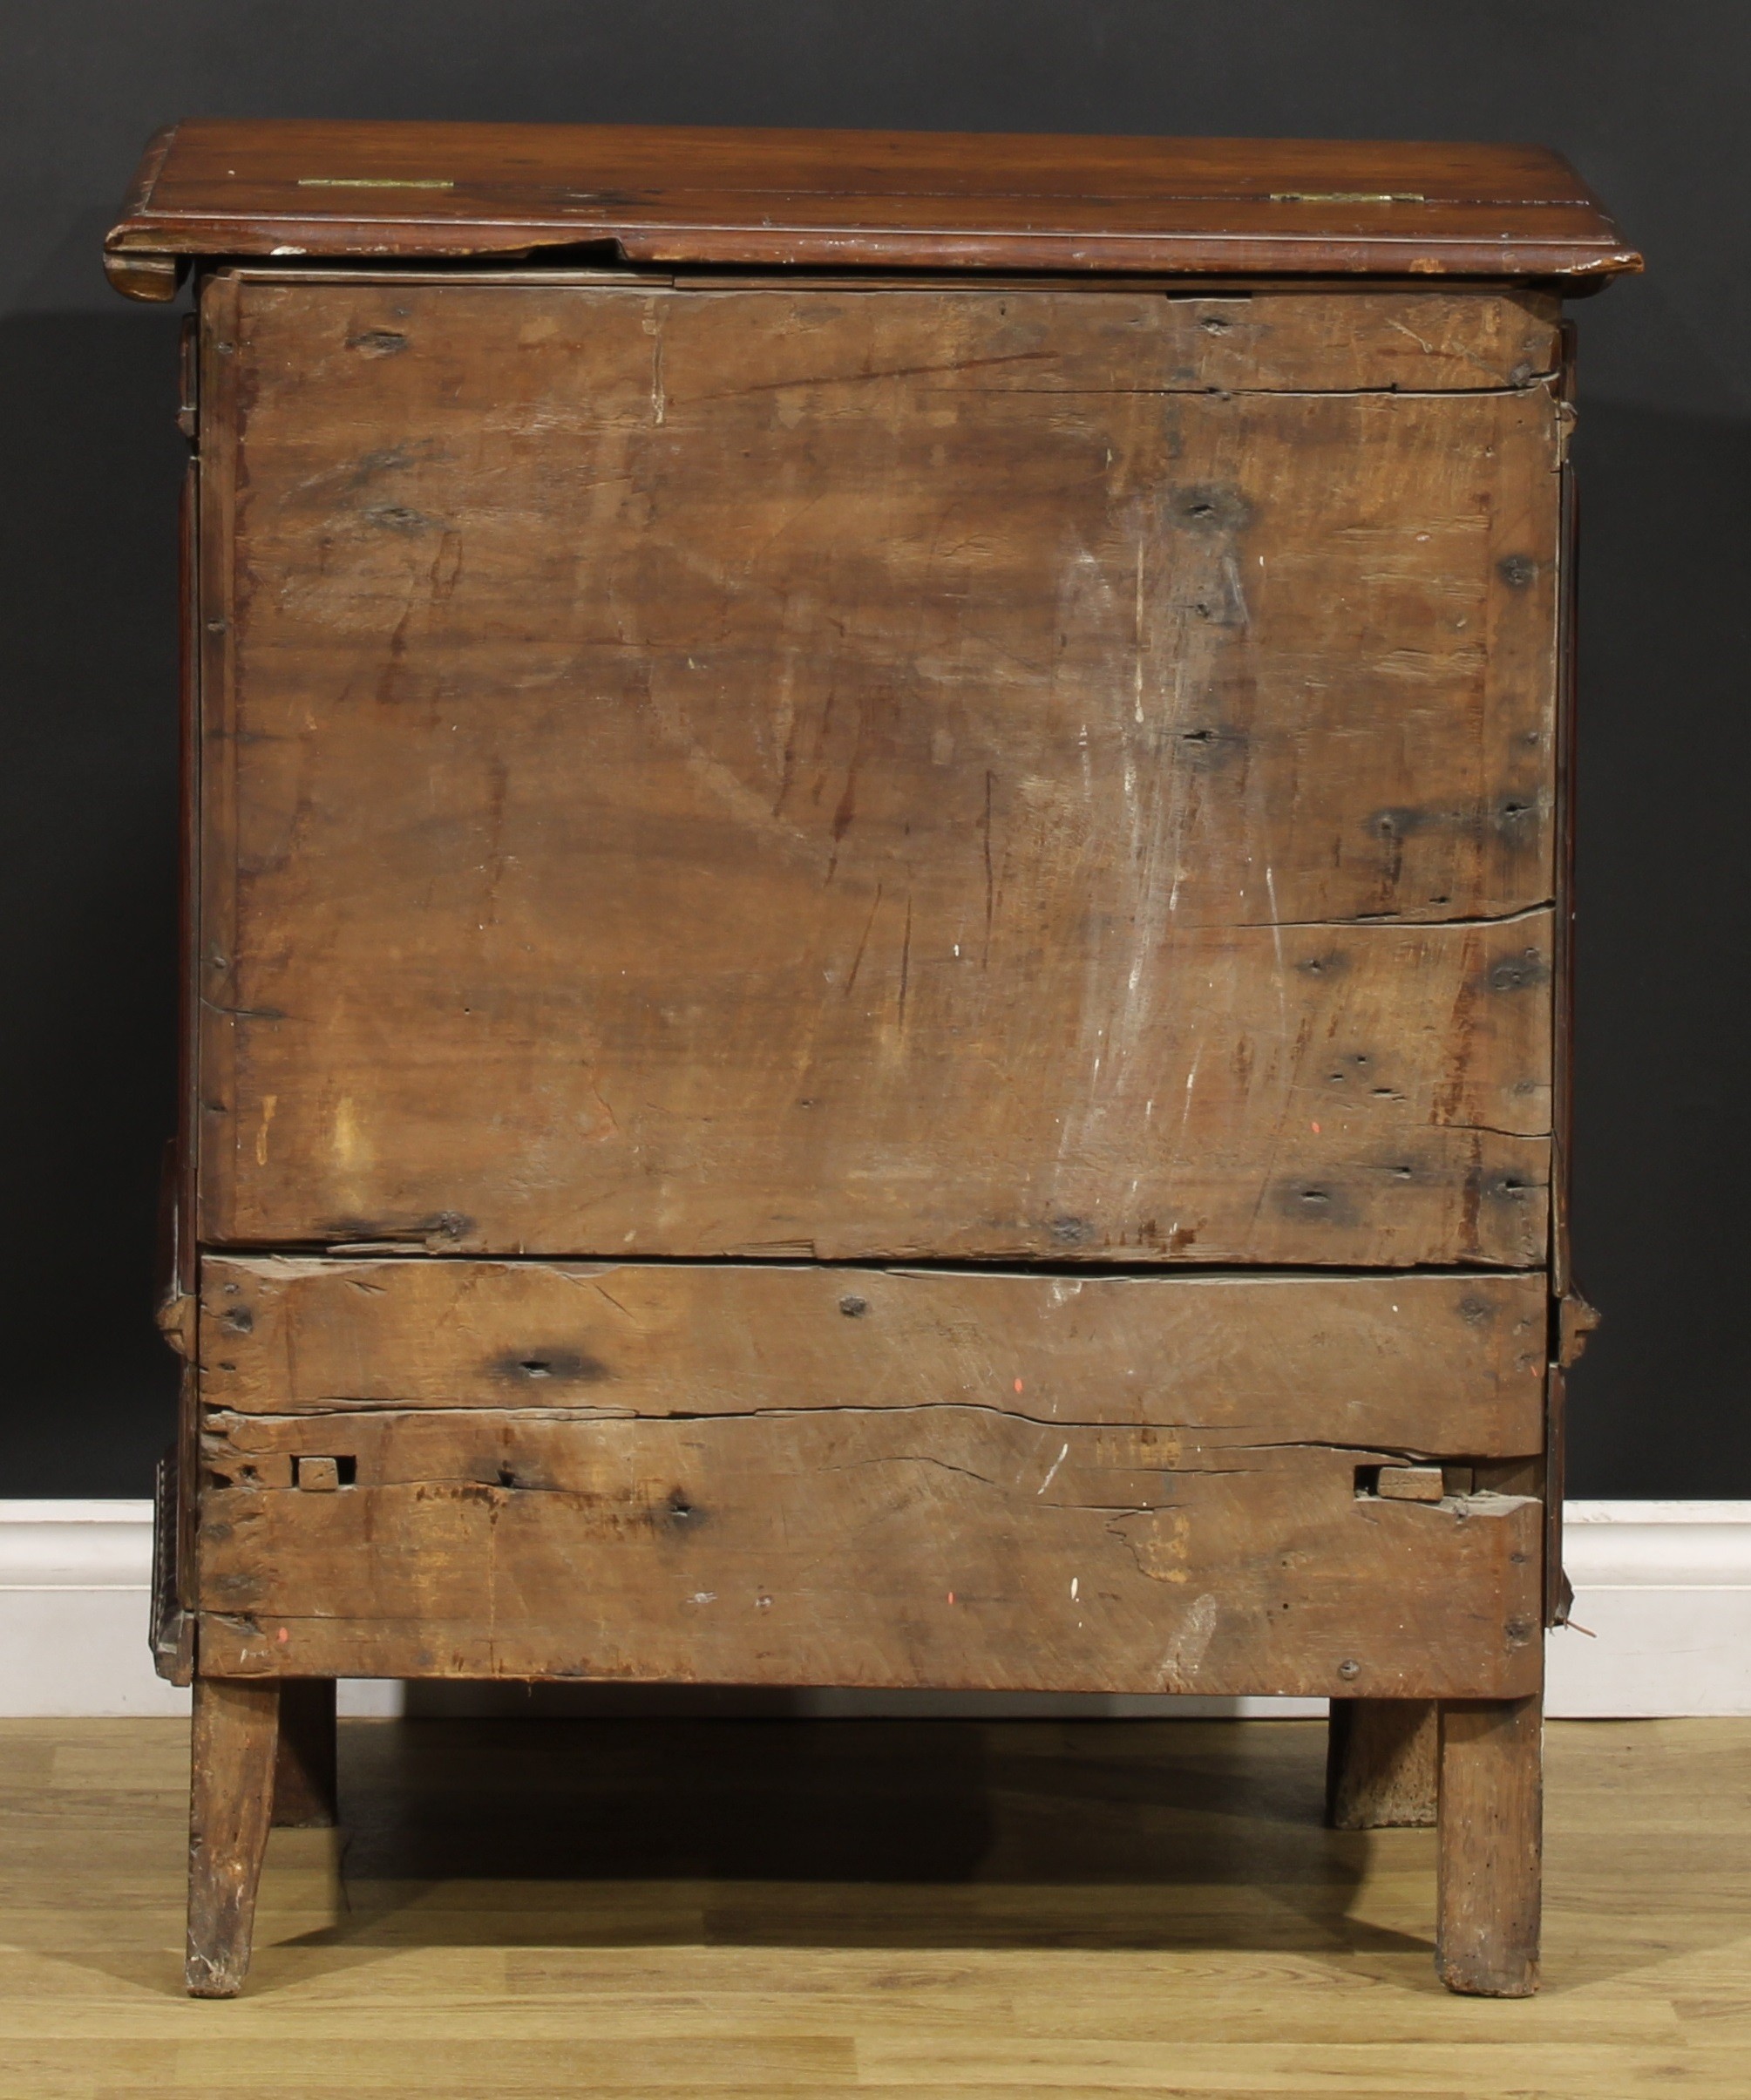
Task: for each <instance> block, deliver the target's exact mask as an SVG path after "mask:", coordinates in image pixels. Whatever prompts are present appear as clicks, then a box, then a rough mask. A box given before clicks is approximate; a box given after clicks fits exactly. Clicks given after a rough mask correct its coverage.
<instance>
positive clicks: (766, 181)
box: [107, 118, 1641, 298]
mask: <svg viewBox="0 0 1751 2100" xmlns="http://www.w3.org/2000/svg"><path fill="white" fill-rule="evenodd" d="M107 248H108V251H109V262H110V267H111V268H112V273H113V272H117V271H123V270H126V268H129V267H131V266H133V265H135V264H136V263H137V262H138V261H139V259H141V258H143V257H146V256H153V257H162V258H163V259H164V260H165V261H166V262H167V261H169V260H170V259H171V258H173V257H187V256H189V255H300V256H303V255H309V256H346V255H361V256H365V257H370V258H371V259H377V258H380V257H383V256H420V255H428V256H429V255H442V256H458V255H475V256H480V255H512V256H515V255H527V254H529V253H531V252H532V251H534V252H539V251H540V250H542V249H544V248H583V249H584V250H585V252H587V253H592V252H593V253H594V254H595V255H599V256H600V255H604V254H606V255H616V256H622V257H626V258H629V259H643V260H650V261H656V262H682V263H699V262H728V263H736V264H743V265H745V264H749V263H755V264H758V263H767V264H773V263H777V264H785V265H791V264H803V265H806V266H811V267H816V268H819V267H821V266H825V267H827V268H868V267H870V266H871V265H876V266H881V267H886V268H907V267H912V268H920V267H922V268H935V269H943V268H968V267H973V268H985V269H991V268H996V269H1002V268H1010V269H1018V268H1019V269H1042V268H1044V269H1071V270H1126V269H1139V268H1140V269H1169V270H1183V271H1189V272H1191V271H1211V270H1232V269H1242V270H1260V271H1273V272H1309V271H1311V272H1316V273H1320V272H1323V273H1334V272H1341V271H1354V272H1368V271H1373V272H1384V273H1386V274H1388V275H1412V276H1428V275H1445V274H1448V273H1453V274H1456V275H1460V276H1466V277H1476V276H1480V275H1481V276H1485V277H1493V278H1501V277H1512V276H1531V277H1537V278H1549V277H1573V278H1576V279H1578V280H1582V281H1583V282H1585V281H1589V280H1591V281H1594V282H1598V281H1599V280H1602V279H1605V278H1608V277H1610V276H1612V275H1616V274H1617V273H1619V272H1620V271H1625V270H1634V269H1639V268H1640V267H1641V258H1640V257H1639V255H1637V254H1636V253H1635V251H1634V249H1632V248H1628V247H1625V244H1624V241H1623V239H1622V236H1621V235H1620V234H1619V232H1618V229H1617V228H1616V227H1615V226H1614V225H1613V224H1612V221H1611V220H1610V219H1609V218H1607V217H1606V216H1605V212H1604V210H1603V208H1602V207H1601V206H1600V204H1599V201H1598V198H1597V197H1595V196H1594V195H1593V194H1592V191H1591V190H1590V189H1589V188H1588V187H1587V186H1586V184H1585V182H1583V181H1582V180H1581V179H1580V177H1579V176H1578V175H1577V174H1576V173H1575V171H1574V169H1573V168H1572V167H1570V166H1569V164H1568V163H1567V162H1566V161H1565V160H1562V159H1561V158H1560V157H1559V156H1558V154H1556V153H1551V152H1550V151H1548V150H1547V149H1545V148H1544V147H1540V146H1503V145H1460V144H1452V143H1446V144H1409V143H1387V142H1382V141H1380V140H1361V141H1358V140H1352V139H1274V140H1273V139H1151V138H1143V139H1099V138H1076V137H1069V136H1050V135H1047V136H1028V135H1026V134H1017V135H1011V134H1005V133H954V132H822V131H803V130H784V131H753V130H730V129H727V128H723V127H711V128H707V127H698V128H695V127H683V126H649V125H526V124H432V123H413V124H410V123H402V124H385V123H358V122H338V123H337V122H334V121H332V120H327V121H317V122H310V121H307V120H295V121H294V120H286V119H280V120H268V121H263V120H262V119H257V118H251V119H242V120H236V119H231V120H227V119H196V120H193V121H191V122H187V123H183V124H180V125H177V126H173V128H172V130H171V131H169V132H168V133H159V135H158V136H157V137H156V138H155V139H153V142H152V144H151V146H149V147H148V149H147V152H146V159H145V161H144V163H143V164H142V167H141V168H140V172H139V177H138V179H137V180H136V182H135V185H134V187H133V189H132V193H131V194H130V195H129V197H128V199H127V201H126V206H125V208H124V214H123V217H122V219H121V221H120V222H119V224H118V225H117V226H116V228H114V230H113V231H112V233H111V234H110V236H109V240H108V242H107ZM116 281H117V282H118V284H119V289H122V290H124V291H128V292H131V293H132V294H133V296H136V297H141V298H152V297H158V296H167V295H165V294H162V293H159V292H158V291H156V290H154V289H152V288H151V286H150V285H149V284H146V283H142V282H138V281H136V280H134V279H132V278H130V277H129V276H127V275H118V276H117V280H116Z"/></svg>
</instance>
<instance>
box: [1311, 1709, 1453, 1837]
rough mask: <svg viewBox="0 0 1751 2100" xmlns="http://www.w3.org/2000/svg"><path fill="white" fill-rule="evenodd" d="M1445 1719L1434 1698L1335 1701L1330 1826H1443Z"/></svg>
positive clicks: (1328, 1764)
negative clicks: (1438, 1816) (1439, 1799)
mask: <svg viewBox="0 0 1751 2100" xmlns="http://www.w3.org/2000/svg"><path fill="white" fill-rule="evenodd" d="M1439 1720H1440V1709H1439V1708H1438V1707H1437V1706H1436V1705H1435V1702H1433V1701H1432V1700H1421V1699H1334V1700H1333V1702H1332V1712H1331V1719H1330V1721H1329V1723H1328V1724H1327V1729H1328V1733H1327V1744H1326V1821H1327V1824H1329V1825H1330V1826H1331V1828H1332V1829H1333V1830H1338V1831H1367V1830H1392V1829H1398V1828H1402V1827H1405V1826H1407V1825H1408V1826H1411V1827H1420V1826H1426V1825H1430V1824H1432V1823H1433V1822H1434V1821H1435V1805H1436V1794H1437V1791H1438V1782H1439V1753H1440V1727H1439Z"/></svg>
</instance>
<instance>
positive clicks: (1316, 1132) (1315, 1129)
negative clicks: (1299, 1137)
mask: <svg viewBox="0 0 1751 2100" xmlns="http://www.w3.org/2000/svg"><path fill="white" fill-rule="evenodd" d="M1319 1134H1320V1126H1319V1125H1318V1124H1317V1123H1316V1124H1315V1125H1313V1135H1314V1136H1315V1137H1316V1138H1317V1137H1318V1136H1319Z"/></svg>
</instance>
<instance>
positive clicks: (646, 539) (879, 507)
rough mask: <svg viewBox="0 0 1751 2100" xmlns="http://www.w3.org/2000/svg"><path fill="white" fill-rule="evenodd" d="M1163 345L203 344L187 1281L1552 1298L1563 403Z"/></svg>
mask: <svg viewBox="0 0 1751 2100" xmlns="http://www.w3.org/2000/svg"><path fill="white" fill-rule="evenodd" d="M1306 303H1307V304H1308V306H1309V307H1310V309H1311V308H1313V307H1315V306H1317V304H1318V303H1319V302H1317V301H1315V300H1313V298H1312V297H1311V296H1309V298H1308V300H1307V302H1306ZM1170 310H1171V302H1164V301H1161V300H1158V299H1157V300H1155V301H1153V302H1148V301H1139V300H1138V299H1137V298H1136V297H1134V296H1131V295H1129V294H1123V295H1121V294H1114V295H1112V296H1110V297H1108V296H1094V295H1089V296H1082V297H1076V296H1069V295H1062V296H1052V295H1049V294H1021V293H1017V294H1014V295H1005V296H994V295H990V294H986V293H961V292H938V293H933V294H925V293H919V292H894V293H892V294H891V295H888V296H884V297H880V298H876V297H872V296H865V295H862V294H829V293H816V292H805V291H800V290H798V291H793V292H779V291H770V292H762V293H751V292H750V293H733V294H732V293H722V294H716V293H714V294H705V293H696V292H692V293H689V292H682V291H674V292H648V291H645V290H642V289H586V288H580V287H570V288H562V289H544V288H540V287H525V286H519V287H510V288H497V289H481V288H471V287H468V286H466V285H454V284H450V285H444V286H434V285H431V284H415V285H409V286H406V287H395V288H390V287H370V286H359V285H354V284H350V283H338V284H333V285H329V286H326V287H322V286H320V285H318V284H315V283H300V284H296V285H276V284H262V283H255V282H234V281H232V282H224V283H221V284H219V285H217V286H215V287H214V288H213V289H212V292H211V293H210V295H209V297H208V299H207V303H206V305H205V307H204V309H203V311H204V313H205V314H206V316H207V323H206V325H207V370H206V373H205V377H204V384H203V411H202V412H203V415H204V416H205V417H207V418H208V422H209V425H210V427H211V436H212V442H211V443H205V442H204V445H203V474H204V476H205V477H206V481H205V485H204V486H205V492H206V493H205V494H204V498H203V501H204V504H205V506H206V507H205V509H204V511H203V515H204V516H207V517H208V518H210V520H211V522H212V524H213V526H214V530H213V533H212V534H211V538H210V540H209V543H208V547H207V570H206V578H205V584H204V589H205V593H206V595H207V601H208V602H209V604H210V607H211V608H212V612H213V615H214V616H213V617H212V618H210V619H209V620H208V621H207V629H208V632H207V661H208V671H209V677H208V681H207V691H208V696H209V697H208V700H207V745H206V755H205V759H204V762H203V763H204V771H205V773H206V777H207V783H208V785H207V843H206V847H205V850H204V866H205V868H206V870H207V873H206V892H205V899H204V904H203V914H204V924H205V927H206V928H207V938H206V940H205V942H204V945H203V962H204V973H205V982H204V984H203V987H202V990H203V999H204V1003H203V1023H204V1035H203V1043H202V1073H203V1084H202V1100H203V1104H204V1117H203V1123H204V1128H203V1131H202V1139H201V1141H202V1146H203V1170H202V1181H203V1189H202V1218H203V1231H204V1233H205V1236H206V1237H207V1239H208V1240H219V1241H233V1242H234V1241H243V1242H248V1243H256V1244H275V1243H280V1244H284V1243H286V1242H288V1241H291V1242H299V1241H302V1242H310V1241H316V1242H329V1243H336V1242H345V1241H350V1240H370V1239H383V1238H397V1239H411V1240H424V1241H426V1242H427V1243H428V1244H430V1245H432V1246H434V1247H441V1248H443V1249H445V1250H446V1251H450V1250H458V1251H460V1250H469V1251H499V1252H515V1251H526V1252H531V1253H541V1254H590V1253H603V1252H620V1251H622V1250H627V1251H635V1252H639V1253H655V1254H783V1253H784V1252H787V1251H790V1252H795V1253H798V1254H818V1255H822V1256H832V1257H843V1256H850V1257H857V1256H865V1255H868V1256H877V1257H880V1256H899V1257H902V1258H904V1257H909V1256H919V1255H926V1256H928V1255H932V1254H939V1255H945V1256H951V1257H957V1258H960V1257H969V1256H976V1257H980V1258H993V1259H1009V1258H1032V1257H1038V1256H1042V1255H1043V1256H1049V1257H1052V1258H1055V1259H1067V1260H1096V1261H1098V1260H1103V1259H1110V1258H1111V1257H1113V1256H1114V1255H1116V1254H1123V1255H1124V1256H1125V1257H1126V1258H1127V1259H1139V1260H1144V1261H1167V1260H1175V1259H1178V1260H1197V1261H1230V1260H1234V1261H1270V1262H1278V1263H1318V1264H1359V1263H1370V1262H1390V1263H1394V1264H1402V1265H1412V1264H1420V1263H1425V1262H1442V1261H1471V1262H1480V1263H1497V1264H1503V1265H1508V1266H1523V1265H1524V1266H1530V1264H1531V1263H1533V1262H1536V1261H1539V1260H1541V1259H1542V1258H1543V1255H1544V1248H1545V1241H1546V1236H1547V1215H1546V1208H1547V1206H1546V1201H1545V1184H1546V1179H1547V1174H1548V1159H1549V1136H1548V1133H1549V1127H1550V1084H1551V1038H1550V996H1549V978H1550V972H1551V954H1552V949H1551V917H1550V913H1549V911H1548V909H1547V908H1545V900H1547V899H1548V898H1549V896H1550V894H1551V881H1552V867H1551V835H1552V833H1551V749H1550V724H1551V687H1552V679H1553V676H1554V660H1553V656H1552V651H1551V639H1550V638H1551V631H1552V627H1553V614H1552V607H1553V605H1554V602H1555V591H1556V588H1557V578H1556V563H1555V553H1556V538H1555V531H1556V490H1557V486H1558V477H1557V476H1556V475H1555V473H1554V472H1552V471H1551V468H1552V466H1553V464H1554V460H1555V447H1556V441H1557V418H1556V410H1555V404H1553V402H1552V401H1551V399H1550V398H1549V396H1548V394H1547V392H1546V391H1545V390H1544V388H1542V387H1537V386H1534V387H1531V388H1523V389H1520V390H1517V391H1514V390H1510V391H1481V392H1476V393H1457V392H1455V393H1448V394H1422V395H1417V396H1415V397H1410V396H1398V395H1391V394H1367V393H1363V394H1358V393H1354V392H1350V391H1343V392H1333V393H1329V394H1327V393H1320V392H1318V391H1311V392H1306V393H1300V394H1297V395H1295V396H1294V397H1293V398H1288V397H1286V396H1284V395H1281V394H1278V393H1273V392H1260V393H1244V392H1234V393H1228V394H1221V393H1208V392H1186V393H1178V392H1175V391H1172V390H1171V387H1164V371H1165V370H1171V365H1169V364H1167V363H1166V360H1165V358H1164V355H1163V354H1162V351H1161V345H1160V344H1159V343H1157V340H1156V336H1157V330H1156V328H1155V324H1154V321H1153V318H1152V316H1155V315H1157V314H1163V313H1167V312H1169V311H1170ZM1177 354H1178V352H1177V351H1171V352H1169V353H1167V355H1168V356H1171V355H1177ZM1096 367H1098V368H1100V369H1101V370H1106V371H1107V372H1108V375H1109V376H1108V378H1107V382H1106V384H1104V385H1103V386H1100V387H1095V386H1093V385H1092V384H1090V382H1089V373H1090V372H1091V371H1092V370H1094V369H1095V368H1096ZM994 373H996V374H999V375H1001V377H997V378H995V379H994V378H993V377H991V375H992V374H994ZM1079 374H1080V375H1081V376H1080V377H1079ZM1195 376H1196V375H1195V370H1194V373H1193V377H1195ZM246 485H247V490H248V495H247V501H243V502H241V503H239V501H238V500H237V497H236V491H237V489H238V488H239V487H240V486H246ZM410 736H417V737H418V739H419V751H420V758H419V762H418V763H417V765H415V764H411V763H410V761H409V738H410ZM1446 921H1459V922H1458V923H1448V922H1446ZM1431 1016H1438V1024H1436V1025H1430V1024H1429V1018H1430V1017H1431Z"/></svg>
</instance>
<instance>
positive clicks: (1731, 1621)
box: [0, 1501, 1751, 1719]
mask: <svg viewBox="0 0 1751 2100" xmlns="http://www.w3.org/2000/svg"><path fill="white" fill-rule="evenodd" d="M1564 1518H1565V1526H1566V1533H1567V1540H1566V1549H1565V1558H1566V1561H1567V1565H1568V1570H1569V1576H1570V1580H1571V1581H1572V1582H1573V1584H1574V1586H1575V1606H1574V1614H1573V1615H1574V1620H1575V1625H1574V1626H1573V1627H1571V1628H1564V1629H1563V1630H1561V1631H1559V1632H1558V1633H1556V1634H1552V1635H1551V1642H1550V1650H1549V1670H1550V1685H1549V1702H1548V1707H1549V1711H1550V1713H1551V1715H1552V1716H1555V1717H1558V1718H1568V1719H1578V1718H1584V1717H1585V1718H1598V1719H1610V1718H1619V1719H1621V1718H1628V1717H1630V1716H1649V1715H1659V1714H1741V1715H1751V1502H1571V1503H1570V1504H1569V1505H1568V1508H1567V1510H1566V1512H1565V1513H1564ZM151 1565H152V1505H151V1504H150V1503H149V1502H145V1501H141V1502H72V1501H58V1502H51V1501H41V1502H0V1714H6V1715H23V1714H37V1715H103V1714H179V1713H186V1712H187V1709H188V1694H187V1692H186V1691H178V1690H177V1689H175V1688H174V1687H173V1686H171V1685H168V1684H166V1683H164V1682H161V1681H160V1680H159V1678H158V1677H157V1676H155V1675H153V1668H152V1663H151V1661H150V1659H149V1658H148V1655H147V1653H146V1609H147V1594H148V1580H149V1576H150V1572H151ZM1579 1628H1586V1629H1587V1631H1586V1632H1585V1633H1583V1632H1581V1631H1580V1630H1578V1629H1579ZM410 1704H411V1707H412V1709H413V1710H416V1711H424V1712H445V1713H467V1712H476V1713H481V1712H493V1713H516V1712H543V1713H549V1712H563V1711H566V1710H567V1709H570V1710H573V1711H591V1710H600V1709H598V1708H597V1707H596V1706H595V1704H594V1701H593V1697H592V1694H591V1692H590V1690H589V1688H587V1687H580V1688H579V1689H578V1691H577V1692H576V1693H575V1694H568V1692H567V1688H564V1687H540V1688H538V1691H537V1694H536V1696H534V1697H533V1698H532V1697H531V1696H530V1695H528V1694H527V1693H526V1692H524V1691H523V1690H522V1689H519V1688H517V1687H512V1686H493V1685H461V1684H456V1685H445V1686H441V1687H440V1686H423V1687H417V1688H415V1689H414V1690H413V1692H412V1694H411V1699H410V1697H409V1696H408V1695H407V1693H406V1691H405V1689H404V1687H403V1686H401V1685H399V1684H393V1683H387V1682H377V1681H372V1680H366V1679H361V1680H358V1681H356V1682H351V1683H348V1684H343V1686H342V1688H341V1710H342V1711H343V1713H351V1714H376V1715H392V1714H397V1713H400V1712H402V1711H403V1710H404V1706H407V1705H410ZM709 1704H710V1706H711V1708H712V1709H713V1710H716V1711H718V1712H735V1711H738V1710H743V1709H745V1710H748V1711H750V1712H760V1713H773V1712H784V1713H790V1714H796V1715H798V1716H811V1717H821V1718H826V1717H830V1716H840V1715H854V1714H894V1715H898V1714H912V1715H943V1716H947V1715H952V1714H963V1713H968V1714H970V1713H976V1714H981V1715H986V1716H995V1715H998V1714H1013V1715H1027V1714H1039V1715H1065V1716H1069V1715H1082V1714H1086V1715H1090V1716H1093V1715H1103V1714H1110V1715H1148V1714H1159V1715H1172V1714H1181V1715H1187V1716H1192V1715H1209V1714H1241V1715H1249V1716H1290V1715H1300V1714H1316V1713H1320V1712H1321V1711H1323V1702H1320V1701H1317V1700H1308V1699H1202V1698H1125V1699H1101V1698H1092V1699H1090V1698H1081V1699H1074V1698H1058V1697H1041V1696H1035V1697H1027V1698H1019V1697H1008V1696H995V1695H992V1696H981V1697H978V1698H969V1697H967V1696H957V1695H954V1694H946V1693H928V1692H910V1693H886V1694H882V1693H868V1692H862V1693H859V1692H845V1691H838V1692H831V1691H824V1692H799V1693H791V1694H784V1695H780V1696H778V1697H777V1699H776V1700H775V1699H774V1697H773V1696H772V1695H770V1694H764V1695H763V1694H747V1695H743V1694H738V1693H734V1692H723V1693H717V1694H715V1695H711V1696H710V1697H709ZM656 1710H661V1709H660V1708H659V1709H656Z"/></svg>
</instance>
